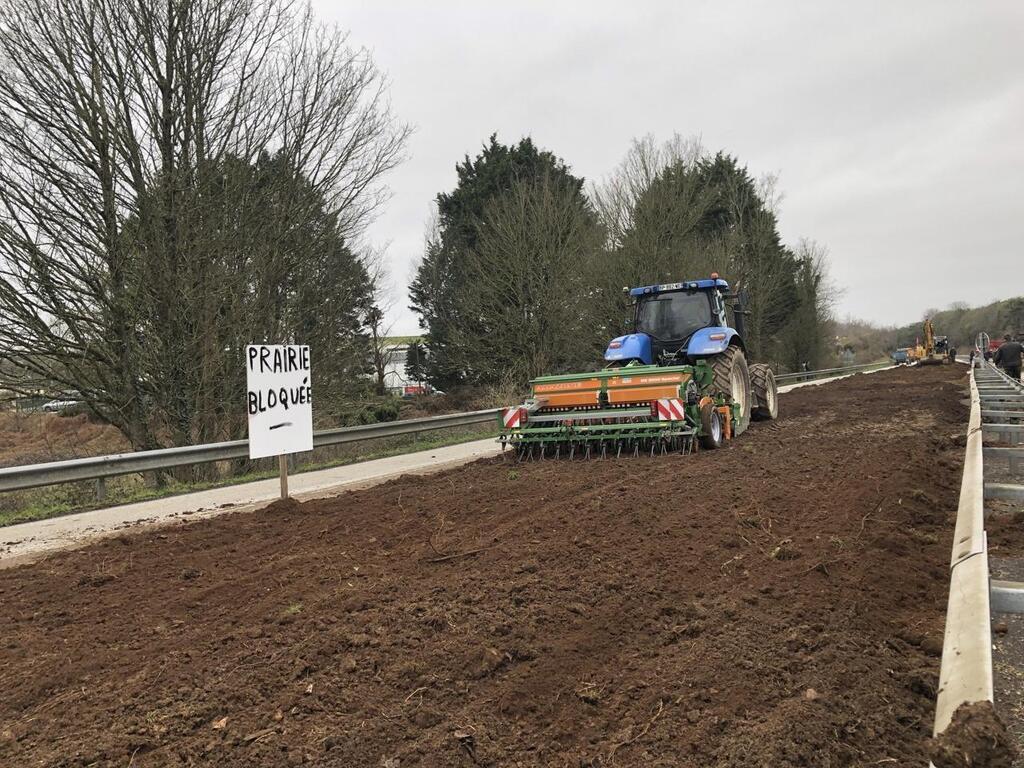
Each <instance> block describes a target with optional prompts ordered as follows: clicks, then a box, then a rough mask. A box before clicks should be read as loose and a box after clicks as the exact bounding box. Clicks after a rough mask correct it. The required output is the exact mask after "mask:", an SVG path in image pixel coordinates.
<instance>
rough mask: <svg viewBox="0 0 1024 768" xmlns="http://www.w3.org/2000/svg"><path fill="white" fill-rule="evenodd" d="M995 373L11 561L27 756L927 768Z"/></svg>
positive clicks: (0, 623)
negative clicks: (671, 440)
mask: <svg viewBox="0 0 1024 768" xmlns="http://www.w3.org/2000/svg"><path fill="white" fill-rule="evenodd" d="M964 373H965V372H964V369H963V368H962V367H960V366H935V367H928V368H913V369H906V368H902V369H898V370H892V371H885V372H881V373H876V374H871V375H858V376H854V377H851V378H848V379H844V380H841V381H838V382H835V383H831V384H827V385H823V386H819V387H806V388H803V389H799V390H796V391H794V392H792V393H790V394H787V395H784V396H783V397H782V400H781V407H782V416H781V418H780V419H779V420H778V421H777V422H775V423H771V424H757V425H755V426H754V427H753V428H752V429H751V430H750V431H748V432H747V433H746V434H745V435H743V436H741V437H740V438H739V439H737V440H736V441H734V442H732V443H730V444H729V445H728V447H727V448H725V449H723V450H720V451H707V452H702V453H699V454H696V455H692V456H663V457H657V458H649V457H640V458H630V459H626V458H622V459H619V460H605V461H602V460H591V461H589V462H582V461H577V462H572V463H570V462H568V461H565V460H563V461H545V462H535V463H522V464H516V463H514V462H512V461H507V462H503V461H502V460H500V459H497V460H485V461H480V462H477V463H475V464H471V465H467V466H464V467H462V468H459V469H456V470H452V471H448V472H445V473H443V474H438V475H434V476H430V477H406V478H401V479H399V480H396V481H394V482H390V483H388V484H386V485H381V486H377V487H375V488H371V489H367V490H362V491H355V492H350V493H346V494H343V495H341V496H338V497H336V498H332V499H327V500H319V501H312V502H308V503H305V504H298V503H294V502H292V503H283V504H276V505H273V506H271V507H269V508H266V509H264V510H262V511H260V512H255V513H247V514H241V513H239V514H234V515H225V516H222V517H219V518H216V519H212V520H208V521H203V522H198V523H194V524H189V525H180V526H175V527H170V528H163V529H157V530H152V531H147V532H141V533H137V534H125V535H122V536H119V537H117V538H110V539H107V540H104V541H103V542H101V543H98V544H96V545H93V546H91V547H88V548H86V549H81V550H76V551H73V552H66V553H62V554H60V555H57V556H55V557H52V558H50V559H48V560H44V561H41V562H39V563H36V564H34V565H31V566H24V567H21V568H17V569H12V570H10V571H6V572H4V573H3V574H2V578H0V765H4V766H8V765H10V766H35V765H54V766H57V765H59V766H65V765H102V766H107V765H111V766H115V765H116V766H129V765H130V766H136V767H141V766H179V765H182V766H185V765H187V766H200V765H202V766H207V765H209V766H278V765H298V764H313V765H321V766H339V767H341V766H346V767H348V766H370V767H379V766H384V767H385V768H408V767H409V766H425V767H426V766H429V767H434V766H459V767H466V768H471V767H472V766H572V767H573V768H581V766H590V767H592V768H593V767H596V766H614V765H618V766H665V767H667V766H700V767H701V768H706V767H707V766H723V767H724V766H750V767H751V768H753V767H755V766H756V767H758V768H760V767H762V766H814V768H836V767H837V766H866V765H881V766H885V765H894V766H910V765H924V764H925V763H926V761H927V756H928V754H929V749H930V748H931V745H930V744H929V735H930V731H931V725H932V716H933V708H934V698H935V686H936V683H937V680H938V668H939V655H940V653H941V646H942V627H943V616H944V612H945V605H946V592H947V588H948V572H947V561H948V557H949V545H950V536H951V531H952V519H953V515H954V513H955V509H956V504H957V497H958V489H959V484H960V474H961V473H960V467H961V461H962V454H963V448H962V447H960V446H958V445H957V444H956V443H957V442H958V441H957V440H956V439H955V438H956V437H958V436H960V435H962V433H963V431H964V429H965V425H966V420H967V410H966V407H965V406H964V405H963V404H962V402H961V400H962V398H963V396H964V395H963V390H964V386H965V382H966V379H965V376H964ZM959 442H961V443H962V440H960V441H959Z"/></svg>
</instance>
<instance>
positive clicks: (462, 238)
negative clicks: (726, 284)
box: [409, 135, 834, 390]
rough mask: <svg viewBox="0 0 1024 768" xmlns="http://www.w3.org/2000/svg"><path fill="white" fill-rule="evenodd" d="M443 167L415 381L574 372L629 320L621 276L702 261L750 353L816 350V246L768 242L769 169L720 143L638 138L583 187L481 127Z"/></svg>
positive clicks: (426, 263)
mask: <svg viewBox="0 0 1024 768" xmlns="http://www.w3.org/2000/svg"><path fill="white" fill-rule="evenodd" d="M456 174H457V183H456V186H455V188H454V189H453V190H451V191H446V192H442V193H440V194H439V195H438V196H437V199H436V202H437V214H438V215H437V222H436V225H435V226H434V228H433V229H432V231H431V232H430V233H429V235H428V238H427V244H426V249H425V253H424V255H423V257H422V259H421V261H420V263H419V266H418V268H417V271H416V275H415V278H414V280H413V282H412V285H411V288H410V299H411V308H412V310H413V311H414V312H416V313H417V315H418V316H419V319H420V324H421V326H422V327H423V329H424V330H425V336H424V338H423V341H422V347H421V348H420V349H417V350H415V351H414V354H411V355H410V356H409V360H410V363H409V373H410V374H411V375H412V376H414V377H416V378H421V379H426V380H427V381H429V382H431V383H432V384H433V385H434V386H436V387H439V388H441V389H445V390H447V389H449V388H452V387H459V386H465V385H471V386H489V385H495V384H499V383H503V382H509V383H513V384H522V383H523V382H525V381H526V380H527V379H529V378H530V377H533V376H536V375H540V374H543V373H554V372H564V371H572V370H586V369H588V368H590V367H592V366H594V365H595V364H596V363H597V362H598V361H600V359H601V355H602V352H603V351H604V347H605V345H606V344H607V342H608V340H609V339H611V338H613V337H614V336H616V335H619V334H621V333H623V332H625V331H626V330H627V329H628V327H629V323H630V319H631V318H630V314H629V313H630V307H629V304H628V300H627V297H626V296H625V294H624V292H623V287H624V286H629V287H632V286H638V285H649V284H654V283H661V282H674V281H679V280H683V279H690V278H695V277H704V276H707V275H709V274H710V273H711V272H712V271H717V272H719V273H720V274H721V275H722V276H723V277H726V278H727V279H728V280H729V281H730V283H731V284H732V285H733V286H734V287H737V288H741V289H745V293H746V294H747V296H748V297H749V300H748V305H747V308H748V310H749V313H750V314H749V316H748V318H747V339H746V344H747V347H748V350H749V352H750V354H751V355H752V356H753V357H754V358H756V359H763V360H769V361H774V362H777V363H779V364H781V365H782V366H785V367H787V368H791V369H795V368H799V367H800V366H802V365H810V366H816V365H819V364H821V363H822V361H823V360H824V359H825V358H826V357H827V355H829V354H830V346H829V334H830V309H831V302H832V299H833V295H834V291H833V290H832V288H831V285H830V283H829V281H828V278H827V272H826V265H825V253H824V250H823V249H822V248H821V247H820V246H818V245H817V244H816V243H814V242H813V241H808V240H801V241H800V242H798V243H796V244H795V245H793V246H788V245H786V244H784V243H783V242H782V239H781V237H780V235H779V232H778V218H777V216H778V197H779V195H778V191H777V189H776V185H775V179H774V178H771V177H768V178H764V179H755V178H754V177H752V176H751V174H750V173H749V171H748V170H747V169H746V167H744V166H743V165H741V163H740V162H739V160H737V159H736V158H735V157H733V156H731V155H728V154H725V153H723V152H718V153H715V154H712V153H709V152H707V151H705V150H704V148H703V147H702V146H701V145H700V143H699V142H698V141H696V140H683V139H681V138H680V137H678V136H676V137H674V138H673V139H672V140H670V141H668V142H666V143H664V144H658V143H657V142H655V141H654V139H653V138H650V137H648V138H644V139H641V140H637V141H635V142H634V143H633V145H632V146H631V148H630V149H629V151H628V152H627V154H626V157H625V158H624V159H623V161H622V163H621V164H620V165H619V166H618V167H617V168H616V169H615V171H614V172H613V173H612V174H611V175H610V176H609V177H608V178H607V179H605V180H604V181H603V182H601V183H599V184H594V185H591V186H590V187H588V186H587V185H586V184H585V181H584V179H582V178H580V177H579V176H576V175H575V174H574V173H573V171H572V169H571V167H570V166H569V165H568V164H567V163H566V162H565V161H564V160H562V159H561V158H559V157H557V156H556V155H555V154H553V153H552V152H550V151H548V150H544V149H541V148H539V147H538V146H537V145H536V144H535V143H534V142H533V140H532V139H531V138H524V139H522V140H521V141H519V142H518V143H516V144H511V145H505V144H502V143H501V142H499V141H498V139H497V136H495V135H492V136H491V137H490V139H489V140H488V141H487V143H485V144H484V146H483V148H482V149H481V151H480V152H479V153H478V154H477V155H476V157H474V158H470V157H468V156H467V157H466V158H465V159H464V160H463V161H462V162H460V163H459V164H458V165H457V166H456Z"/></svg>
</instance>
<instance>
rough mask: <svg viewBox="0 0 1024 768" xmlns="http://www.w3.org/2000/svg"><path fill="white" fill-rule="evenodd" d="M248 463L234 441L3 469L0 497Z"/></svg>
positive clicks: (431, 421)
mask: <svg viewBox="0 0 1024 768" xmlns="http://www.w3.org/2000/svg"><path fill="white" fill-rule="evenodd" d="M497 416H498V409H497V408H492V409H487V410H483V411H470V412H468V413H451V414H445V415H442V416H428V417H425V418H421V419H403V420H402V421H387V422H383V423H381V424H366V425H361V426H356V427H339V428H337V429H325V430H322V431H319V432H314V433H313V448H314V449H316V448H322V447H324V446H328V445H341V444H343V443H354V442H358V441H360V440H372V439H375V438H379V437H393V436H395V435H409V434H415V433H417V432H427V431H430V430H434V429H447V428H450V427H465V426H471V425H474V424H485V423H487V422H489V421H494V423H495V426H497ZM247 458H249V441H248V440H232V441H230V442H224V443H209V444H206V445H187V446H183V447H181V448H161V449H159V450H155V451H136V452H135V453H119V454H114V455H110V456H94V457H91V458H86V459H70V460H68V461H54V462H48V463H46V464H28V465H25V466H21V467H6V468H3V469H0V491H18V490H22V489H25V488H36V487H38V486H42V485H57V484H60V483H73V482H76V481H79V480H100V479H102V478H106V477H115V476H117V475H131V474H135V473H137V472H149V471H153V470H161V469H171V468H173V467H181V466H185V465H188V464H206V463H210V462H214V461H227V460H230V459H247Z"/></svg>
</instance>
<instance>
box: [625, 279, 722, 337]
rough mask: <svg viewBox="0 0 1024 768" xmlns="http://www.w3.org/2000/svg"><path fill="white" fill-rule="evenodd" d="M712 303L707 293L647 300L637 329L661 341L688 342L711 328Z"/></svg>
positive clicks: (640, 309) (641, 307)
mask: <svg viewBox="0 0 1024 768" xmlns="http://www.w3.org/2000/svg"><path fill="white" fill-rule="evenodd" d="M712 324H713V322H712V318H711V301H710V299H709V298H708V294H707V293H706V292H705V291H695V292H684V291H679V292H676V293H662V294H655V295H653V296H651V297H650V298H647V297H644V298H642V299H641V300H640V304H639V306H638V307H637V310H636V330H637V332H638V333H646V334H647V335H648V336H651V337H653V338H655V339H660V340H662V341H669V340H680V339H685V338H687V337H688V336H690V335H692V334H693V333H694V331H698V330H700V329H701V328H707V327H708V326H709V325H712Z"/></svg>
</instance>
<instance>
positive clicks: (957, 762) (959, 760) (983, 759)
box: [931, 701, 1016, 768]
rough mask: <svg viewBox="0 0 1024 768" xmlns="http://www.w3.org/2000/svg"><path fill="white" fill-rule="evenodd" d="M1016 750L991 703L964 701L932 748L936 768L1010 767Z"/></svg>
mask: <svg viewBox="0 0 1024 768" xmlns="http://www.w3.org/2000/svg"><path fill="white" fill-rule="evenodd" d="M1015 757H1016V750H1015V748H1014V745H1013V741H1012V739H1011V737H1010V734H1009V732H1008V731H1007V730H1006V726H1005V725H1004V724H1003V722H1002V721H1001V720H1000V719H999V716H998V715H997V714H996V711H995V708H994V707H993V706H992V702H989V701H976V702H974V703H973V704H961V705H960V707H959V708H958V709H957V710H956V712H954V713H953V720H952V722H951V723H950V724H949V726H948V727H947V728H946V730H945V731H943V732H942V733H941V734H940V735H939V737H938V738H936V739H934V740H933V742H932V748H931V759H932V762H933V763H934V764H935V768H1010V767H1011V766H1012V765H1013V760H1014V758H1015Z"/></svg>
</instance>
